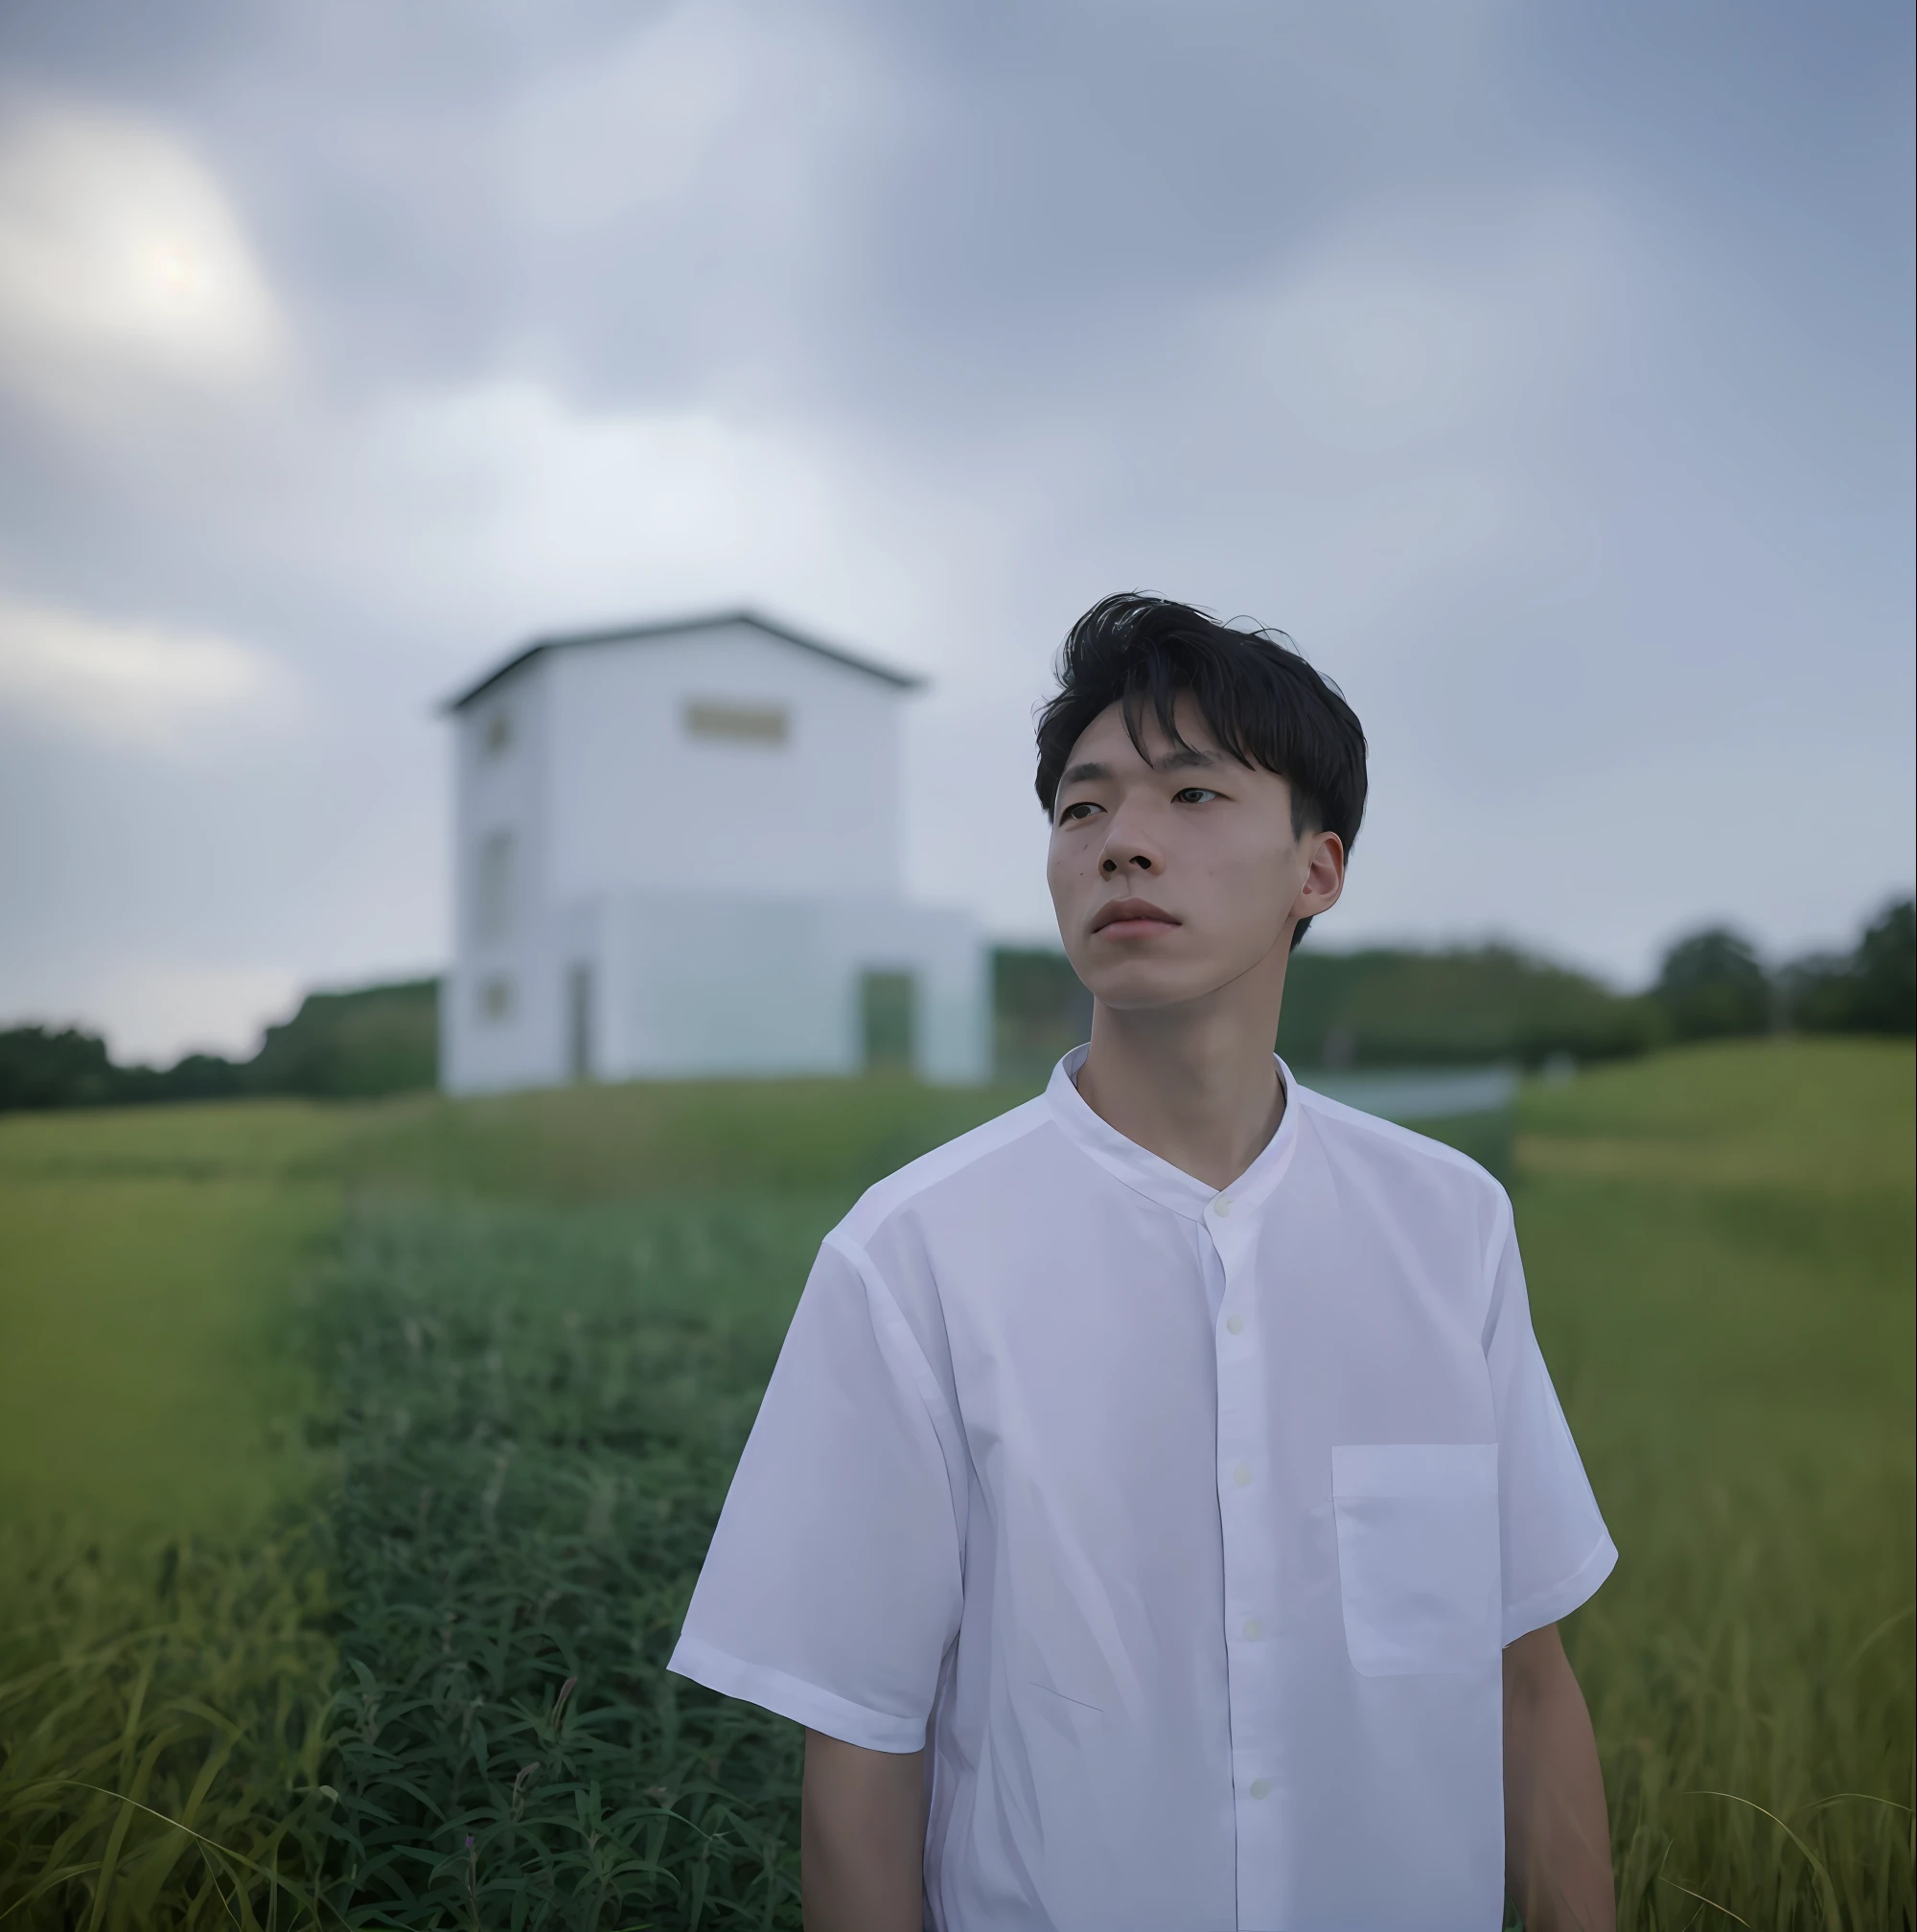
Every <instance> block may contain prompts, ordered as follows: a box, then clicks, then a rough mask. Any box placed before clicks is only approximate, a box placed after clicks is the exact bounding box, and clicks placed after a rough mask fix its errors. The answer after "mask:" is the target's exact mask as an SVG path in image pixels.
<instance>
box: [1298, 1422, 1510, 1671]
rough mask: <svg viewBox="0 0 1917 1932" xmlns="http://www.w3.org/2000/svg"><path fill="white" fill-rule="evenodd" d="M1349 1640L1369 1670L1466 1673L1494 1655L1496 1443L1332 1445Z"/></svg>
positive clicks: (1357, 1660) (1357, 1662)
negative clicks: (1337, 1446)
mask: <svg viewBox="0 0 1917 1932" xmlns="http://www.w3.org/2000/svg"><path fill="white" fill-rule="evenodd" d="M1331 1500H1332V1507H1333V1509H1334V1511H1335V1513H1336V1516H1337V1523H1338V1580H1339V1587H1340V1590H1341V1593H1342V1595H1343V1597H1344V1602H1345V1644H1346V1647H1347V1648H1348V1649H1349V1650H1350V1652H1351V1668H1353V1669H1354V1670H1356V1671H1357V1672H1358V1673H1359V1675H1360V1676H1364V1677H1406V1676H1418V1675H1438V1674H1444V1673H1452V1674H1456V1673H1462V1672H1466V1671H1470V1670H1476V1669H1479V1668H1482V1667H1483V1666H1484V1665H1485V1664H1486V1663H1487V1662H1491V1661H1495V1659H1496V1657H1497V1654H1498V1635H1499V1629H1500V1623H1501V1619H1500V1615H1499V1601H1498V1599H1499V1576H1500V1557H1501V1553H1500V1548H1499V1530H1498V1452H1497V1444H1496V1443H1495V1442H1379V1443H1362V1444H1356V1445H1352V1446H1350V1447H1345V1448H1334V1449H1333V1450H1332V1451H1331Z"/></svg>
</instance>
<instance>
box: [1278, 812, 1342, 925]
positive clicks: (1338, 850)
mask: <svg viewBox="0 0 1917 1932" xmlns="http://www.w3.org/2000/svg"><path fill="white" fill-rule="evenodd" d="M1344 892H1345V841H1344V840H1343V839H1340V838H1339V837H1338V835H1337V834H1336V833H1335V832H1310V833H1307V834H1306V835H1305V884H1304V885H1303V886H1301V887H1300V889H1299V893H1298V897H1297V898H1296V899H1295V900H1293V901H1292V906H1291V910H1292V914H1293V916H1294V917H1295V918H1299V919H1315V918H1317V916H1318V915H1319V913H1321V912H1328V911H1329V910H1330V909H1331V908H1332V907H1333V906H1335V905H1336V904H1337V903H1338V901H1339V900H1340V899H1341V898H1342V897H1343V896H1344Z"/></svg>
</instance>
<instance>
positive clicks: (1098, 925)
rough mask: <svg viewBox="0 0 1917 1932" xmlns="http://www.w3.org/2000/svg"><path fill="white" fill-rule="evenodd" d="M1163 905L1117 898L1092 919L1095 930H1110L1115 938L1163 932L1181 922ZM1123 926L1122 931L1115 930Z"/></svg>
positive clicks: (1141, 900)
mask: <svg viewBox="0 0 1917 1932" xmlns="http://www.w3.org/2000/svg"><path fill="white" fill-rule="evenodd" d="M1180 923H1181V922H1180V921H1178V920H1177V919H1174V918H1173V917H1172V916H1171V914H1170V913H1169V912H1167V911H1166V910H1165V908H1163V907H1161V906H1154V905H1153V904H1152V903H1151V901H1150V900H1149V899H1115V900H1113V902H1112V903H1111V904H1110V905H1109V906H1106V907H1103V908H1100V909H1099V912H1098V915H1097V918H1095V919H1094V920H1093V921H1092V931H1094V932H1106V931H1110V932H1111V933H1112V937H1113V938H1115V939H1139V938H1143V937H1144V936H1145V935H1146V934H1147V933H1150V932H1154V931H1158V932H1163V931H1167V930H1168V929H1169V928H1171V927H1173V926H1176V925H1178V924H1180ZM1114 928H1122V929H1123V930H1122V931H1113V929H1114Z"/></svg>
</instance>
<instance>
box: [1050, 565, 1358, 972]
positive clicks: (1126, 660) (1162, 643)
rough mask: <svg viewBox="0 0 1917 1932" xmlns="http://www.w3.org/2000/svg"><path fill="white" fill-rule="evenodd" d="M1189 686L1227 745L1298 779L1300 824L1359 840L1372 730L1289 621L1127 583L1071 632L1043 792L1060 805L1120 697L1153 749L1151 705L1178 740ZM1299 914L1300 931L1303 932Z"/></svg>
mask: <svg viewBox="0 0 1917 1932" xmlns="http://www.w3.org/2000/svg"><path fill="white" fill-rule="evenodd" d="M1181 693H1189V694H1190V698H1191V701H1192V702H1193V703H1194V704H1195V705H1196V706H1197V707H1198V711H1199V715H1200V716H1201V717H1203V719H1204V720H1205V723H1206V724H1207V726H1208V727H1209V728H1210V730H1211V732H1212V735H1213V738H1215V739H1216V740H1217V742H1218V746H1219V748H1220V749H1221V750H1224V751H1228V752H1230V753H1231V755H1232V756H1233V757H1234V758H1236V760H1237V761H1238V762H1239V764H1241V765H1245V766H1262V767H1263V768H1264V769H1265V770H1267V771H1274V772H1276V773H1277V774H1278V776H1279V777H1281V778H1282V779H1283V780H1284V781H1285V783H1286V784H1287V785H1289V786H1290V788H1291V829H1292V832H1293V834H1294V836H1296V837H1299V838H1303V837H1304V835H1305V833H1306V832H1307V831H1311V832H1335V833H1336V834H1337V835H1338V837H1339V838H1340V839H1343V840H1344V844H1345V850H1346V851H1347V852H1349V851H1350V850H1351V846H1352V843H1353V842H1354V841H1355V840H1356V839H1357V836H1358V825H1359V822H1360V821H1361V820H1362V819H1363V817H1364V816H1365V782H1366V781H1365V732H1364V726H1363V725H1362V724H1359V723H1358V716H1357V713H1356V712H1355V711H1353V710H1352V709H1351V706H1350V705H1349V704H1348V703H1346V702H1345V698H1344V694H1343V693H1342V692H1341V691H1340V690H1339V689H1338V687H1337V686H1336V685H1335V684H1333V683H1332V682H1331V681H1330V679H1329V678H1325V677H1322V676H1320V674H1319V673H1318V672H1316V671H1314V670H1313V669H1312V668H1311V666H1310V665H1309V664H1307V663H1306V662H1305V659H1304V657H1303V656H1302V655H1300V654H1299V652H1298V650H1297V649H1296V647H1295V646H1294V645H1293V644H1292V642H1291V640H1290V638H1288V637H1287V636H1285V634H1284V632H1282V631H1240V630H1236V629H1235V628H1234V627H1233V626H1231V625H1229V624H1220V623H1219V622H1218V621H1217V620H1216V619H1215V618H1214V617H1211V616H1209V615H1207V614H1206V612H1204V611H1203V610H1197V609H1193V608H1192V607H1191V606H1190V605H1189V604H1174V603H1172V602H1171V600H1170V599H1169V598H1166V597H1147V596H1145V595H1143V593H1141V592H1138V591H1124V592H1121V593H1120V595H1118V596H1116V597H1107V598H1105V599H1104V600H1103V601H1102V602H1100V603H1097V604H1095V605H1093V607H1092V608H1091V609H1089V610H1088V611H1086V613H1085V614H1084V616H1082V617H1081V618H1079V620H1078V621H1077V623H1075V624H1074V625H1073V627H1072V629H1071V630H1070V631H1069V632H1067V633H1066V637H1065V645H1064V648H1063V649H1062V650H1061V651H1060V652H1059V654H1058V690H1057V691H1056V693H1054V694H1053V696H1052V697H1051V699H1050V700H1049V701H1047V703H1046V705H1045V707H1044V709H1043V710H1042V711H1040V713H1039V716H1038V780H1037V783H1038V802H1039V803H1040V804H1041V805H1043V806H1044V807H1045V812H1046V816H1048V817H1050V816H1052V814H1053V812H1054V811H1055V809H1056V807H1057V803H1058V781H1059V779H1060V777H1061V776H1062V775H1063V773H1064V770H1065V761H1066V760H1067V759H1068V758H1069V757H1070V756H1071V755H1072V747H1074V745H1075V744H1077V742H1078V740H1079V739H1080V738H1081V737H1082V736H1083V735H1084V733H1085V729H1086V727H1087V726H1088V725H1089V724H1091V723H1092V721H1093V720H1094V719H1095V718H1097V716H1098V715H1099V714H1100V713H1101V712H1103V711H1105V710H1107V709H1108V708H1109V707H1110V706H1112V705H1114V704H1117V705H1120V707H1121V710H1122V716H1123V718H1124V721H1125V730H1126V731H1127V732H1128V733H1129V734H1130V736H1131V741H1132V743H1133V744H1134V745H1136V746H1137V747H1138V749H1139V755H1140V756H1141V757H1143V755H1144V746H1143V742H1142V740H1141V737H1140V733H1141V731H1142V730H1143V724H1144V718H1145V712H1146V709H1147V707H1149V709H1150V712H1151V715H1152V716H1153V717H1154V718H1155V719H1156V720H1157V721H1158V726H1159V729H1160V730H1161V731H1163V732H1164V734H1165V735H1166V738H1168V739H1169V740H1170V741H1171V743H1172V744H1173V745H1175V746H1178V747H1181V748H1183V747H1184V745H1185V741H1184V739H1182V738H1181V737H1180V736H1179V735H1178V725H1177V719H1176V707H1177V703H1178V699H1179V696H1180V694H1181ZM1310 923H1311V922H1310V920H1308V919H1301V920H1300V921H1299V922H1298V930H1297V931H1296V932H1294V933H1293V935H1292V940H1291V943H1292V944H1293V945H1294V946H1296V945H1297V944H1298V942H1299V940H1301V939H1302V938H1304V936H1305V928H1306V927H1307V926H1309V925H1310Z"/></svg>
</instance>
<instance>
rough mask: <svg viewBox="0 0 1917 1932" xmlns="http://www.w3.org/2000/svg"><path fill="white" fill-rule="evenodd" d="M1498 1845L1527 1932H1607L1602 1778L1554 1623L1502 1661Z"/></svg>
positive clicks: (1611, 1901) (1611, 1918)
mask: <svg viewBox="0 0 1917 1932" xmlns="http://www.w3.org/2000/svg"><path fill="white" fill-rule="evenodd" d="M1504 1838H1505V1854H1504V1855H1505V1884H1506V1886H1507V1888H1508V1889H1509V1891H1510V1893H1511V1896H1512V1899H1513V1903H1515V1904H1516V1906H1517V1908H1518V1911H1519V1912H1520V1914H1521V1915H1522V1917H1523V1920H1524V1926H1525V1932H1614V1928H1615V1926H1616V1924H1617V1895H1616V1893H1615V1891H1614V1889H1613V1887H1612V1884H1611V1846H1610V1820H1609V1818H1608V1816H1607V1815H1606V1813H1605V1780H1604V1773H1603V1772H1602V1771H1601V1770H1600V1769H1599V1768H1598V1745H1597V1739H1596V1737H1593V1735H1592V1733H1591V1714H1590V1713H1589V1711H1587V1710H1586V1709H1585V1707H1584V1693H1583V1692H1582V1691H1580V1690H1579V1689H1578V1680H1577V1678H1576V1676H1575V1675H1573V1673H1572V1670H1571V1665H1570V1660H1569V1659H1568V1658H1566V1656H1565V1655H1564V1645H1562V1644H1561V1643H1560V1642H1559V1637H1558V1626H1557V1625H1556V1624H1555V1623H1547V1624H1546V1625H1545V1626H1544V1628H1543V1629H1541V1630H1534V1631H1532V1632H1531V1633H1530V1635H1529V1636H1525V1637H1520V1638H1519V1639H1518V1640H1517V1642H1516V1643H1515V1644H1513V1645H1509V1646H1508V1647H1507V1648H1506V1650H1505V1653H1504Z"/></svg>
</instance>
